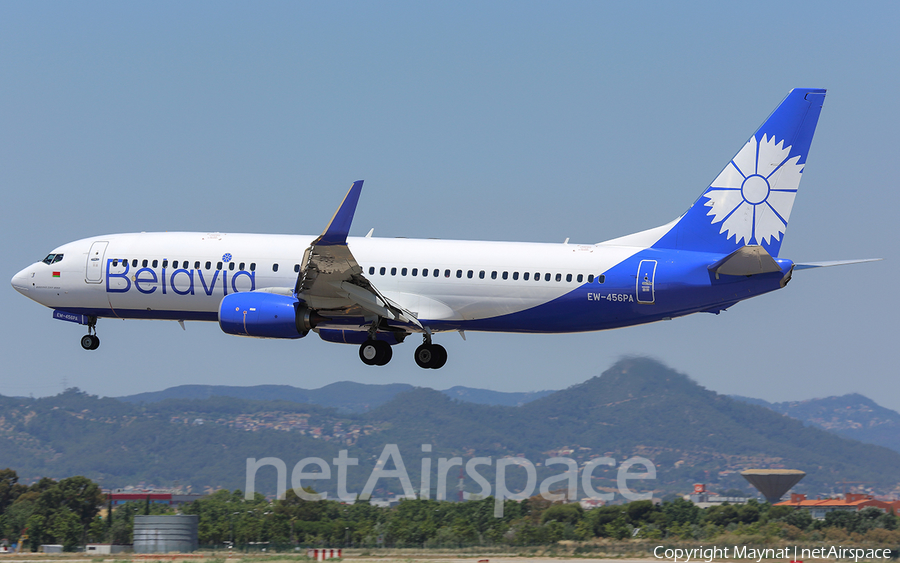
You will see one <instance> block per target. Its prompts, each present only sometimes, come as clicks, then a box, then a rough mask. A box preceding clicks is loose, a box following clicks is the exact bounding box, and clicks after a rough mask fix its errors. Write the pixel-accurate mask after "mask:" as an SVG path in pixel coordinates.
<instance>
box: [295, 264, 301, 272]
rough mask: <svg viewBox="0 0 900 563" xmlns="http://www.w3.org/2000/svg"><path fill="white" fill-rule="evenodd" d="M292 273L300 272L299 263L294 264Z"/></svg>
mask: <svg viewBox="0 0 900 563" xmlns="http://www.w3.org/2000/svg"><path fill="white" fill-rule="evenodd" d="M294 273H295V274H299V273H300V264H294Z"/></svg>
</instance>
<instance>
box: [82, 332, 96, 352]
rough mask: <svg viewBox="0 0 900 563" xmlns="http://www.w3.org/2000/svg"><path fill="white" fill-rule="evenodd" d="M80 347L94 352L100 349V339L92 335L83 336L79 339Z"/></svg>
mask: <svg viewBox="0 0 900 563" xmlns="http://www.w3.org/2000/svg"><path fill="white" fill-rule="evenodd" d="M81 347H82V348H84V349H85V350H96V349H97V348H99V347H100V339H99V338H97V337H96V336H94V335H93V334H85V335H84V336H82V337H81Z"/></svg>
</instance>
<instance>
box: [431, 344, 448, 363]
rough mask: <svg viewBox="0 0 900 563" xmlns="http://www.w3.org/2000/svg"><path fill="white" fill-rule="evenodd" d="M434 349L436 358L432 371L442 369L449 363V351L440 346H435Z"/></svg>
mask: <svg viewBox="0 0 900 563" xmlns="http://www.w3.org/2000/svg"><path fill="white" fill-rule="evenodd" d="M432 347H433V348H434V355H435V358H434V362H432V365H431V369H441V368H442V367H444V364H446V363H447V349H446V348H444V347H443V346H441V345H440V344H433V345H432Z"/></svg>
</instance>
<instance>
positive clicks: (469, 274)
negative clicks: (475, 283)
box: [466, 270, 475, 279]
mask: <svg viewBox="0 0 900 563" xmlns="http://www.w3.org/2000/svg"><path fill="white" fill-rule="evenodd" d="M474 274H475V272H473V271H472V270H469V272H468V273H467V274H466V277H468V278H469V279H472V276H473V275H474Z"/></svg>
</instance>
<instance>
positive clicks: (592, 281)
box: [588, 274, 594, 283]
mask: <svg viewBox="0 0 900 563" xmlns="http://www.w3.org/2000/svg"><path fill="white" fill-rule="evenodd" d="M588 283H594V274H588Z"/></svg>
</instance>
